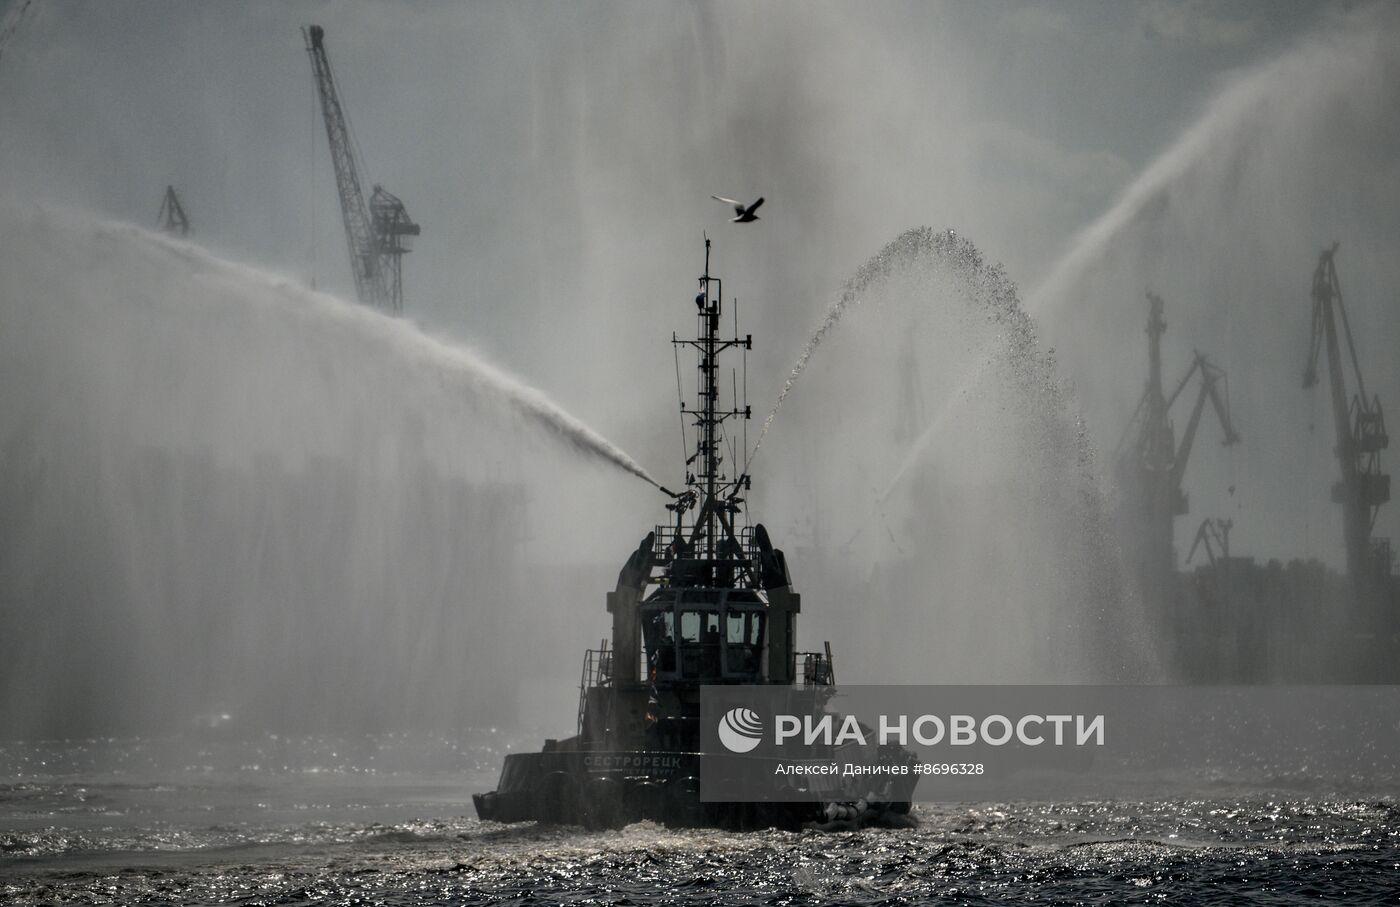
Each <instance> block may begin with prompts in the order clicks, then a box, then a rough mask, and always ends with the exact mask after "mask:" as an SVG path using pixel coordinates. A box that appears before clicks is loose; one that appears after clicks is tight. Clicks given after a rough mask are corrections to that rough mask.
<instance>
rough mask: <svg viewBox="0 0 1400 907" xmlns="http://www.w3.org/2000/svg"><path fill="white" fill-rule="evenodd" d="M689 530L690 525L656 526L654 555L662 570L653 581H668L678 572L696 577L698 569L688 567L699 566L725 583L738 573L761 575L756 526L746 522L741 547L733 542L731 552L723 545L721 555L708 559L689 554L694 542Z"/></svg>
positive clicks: (710, 577) (678, 573)
mask: <svg viewBox="0 0 1400 907" xmlns="http://www.w3.org/2000/svg"><path fill="white" fill-rule="evenodd" d="M687 533H688V529H687V528H686V527H680V528H678V527H676V526H674V525H657V526H656V536H655V541H654V542H653V544H652V558H653V563H654V564H655V565H656V566H659V567H661V572H660V573H659V574H658V575H656V576H655V577H653V581H655V582H658V583H660V584H662V585H667V584H669V583H670V582H671V581H672V580H673V579H675V578H676V577H677V576H678V575H685V576H690V577H691V579H692V580H693V579H694V578H695V577H694V573H693V572H688V571H695V570H699V571H701V572H702V573H703V575H704V576H705V577H706V578H708V579H709V580H711V581H715V582H721V583H722V584H724V585H727V584H728V582H727V580H732V579H733V578H734V577H740V576H743V575H747V576H749V577H754V576H757V575H758V545H757V544H756V543H755V542H754V535H753V528H752V527H750V526H745V527H743V528H742V529H740V530H739V534H738V537H737V539H736V541H737V542H738V545H737V547H735V546H734V545H730V546H729V548H730V550H729V551H727V552H723V548H721V550H722V555H721V556H720V557H716V558H714V559H712V560H705V561H701V560H697V559H695V558H692V557H688V556H687V554H688V548H689V545H690V541H689V539H688V538H687ZM722 577H723V579H722Z"/></svg>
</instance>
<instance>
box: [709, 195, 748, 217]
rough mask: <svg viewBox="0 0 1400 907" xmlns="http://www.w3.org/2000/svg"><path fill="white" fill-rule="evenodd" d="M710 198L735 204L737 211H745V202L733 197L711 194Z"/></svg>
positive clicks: (741, 212) (739, 212)
mask: <svg viewBox="0 0 1400 907" xmlns="http://www.w3.org/2000/svg"><path fill="white" fill-rule="evenodd" d="M710 198H712V199H714V200H715V201H717V202H724V203H725V204H726V205H733V206H734V211H735V213H737V214H743V213H744V203H743V202H740V201H735V200H734V199H732V198H724V197H723V196H719V195H712V196H710Z"/></svg>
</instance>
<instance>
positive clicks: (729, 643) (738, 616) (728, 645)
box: [724, 609, 765, 674]
mask: <svg viewBox="0 0 1400 907" xmlns="http://www.w3.org/2000/svg"><path fill="white" fill-rule="evenodd" d="M764 616H765V615H764V613H763V612H762V611H756V610H755V611H739V610H733V609H731V610H730V611H729V612H728V613H727V614H726V615H725V620H724V623H725V633H724V642H725V647H724V648H725V652H726V653H727V654H726V663H725V671H726V672H727V673H730V674H757V673H758V672H759V669H760V667H761V665H762V659H763V620H764Z"/></svg>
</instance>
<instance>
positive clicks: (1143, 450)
mask: <svg viewBox="0 0 1400 907" xmlns="http://www.w3.org/2000/svg"><path fill="white" fill-rule="evenodd" d="M1147 301H1148V306H1149V310H1148V317H1147V337H1148V357H1149V367H1148V377H1147V389H1146V391H1144V393H1143V395H1142V398H1141V399H1140V400H1139V401H1138V406H1137V410H1136V411H1135V412H1134V413H1133V418H1132V421H1131V422H1130V424H1129V426H1128V431H1127V432H1126V433H1125V434H1124V436H1123V441H1122V442H1120V443H1119V451H1120V454H1119V472H1120V478H1121V480H1122V482H1123V484H1124V487H1125V492H1126V493H1127V496H1128V498H1129V500H1130V502H1131V504H1132V508H1133V511H1134V518H1135V520H1137V521H1139V525H1140V526H1141V527H1142V529H1143V530H1144V532H1145V535H1144V537H1143V539H1142V542H1143V544H1144V546H1145V550H1144V554H1145V557H1146V566H1147V568H1148V572H1149V574H1151V576H1152V578H1153V581H1154V582H1160V581H1163V580H1164V579H1165V577H1166V576H1168V575H1169V574H1170V572H1171V571H1173V570H1175V569H1176V553H1175V547H1174V528H1173V526H1174V520H1175V519H1176V517H1178V516H1182V515H1183V514H1185V513H1186V512H1187V511H1188V510H1189V506H1188V499H1187V495H1186V492H1184V491H1183V490H1182V488H1181V483H1182V479H1183V478H1184V477H1185V475H1186V464H1187V462H1188V461H1189V460H1190V457H1191V448H1192V446H1193V445H1194V444H1195V441H1196V434H1197V430H1198V429H1199V428H1200V424H1201V415H1202V414H1203V413H1204V411H1205V405H1206V401H1207V400H1209V401H1210V403H1211V406H1212V407H1213V409H1214V410H1215V415H1216V417H1217V418H1218V419H1219V421H1220V427H1221V428H1222V429H1223V431H1224V433H1225V438H1224V441H1223V443H1224V444H1225V445H1227V446H1229V445H1233V444H1238V443H1239V440H1240V436H1239V433H1238V432H1236V431H1235V425H1234V422H1233V421H1232V420H1231V419H1230V407H1229V386H1228V382H1227V380H1226V377H1225V372H1224V371H1223V370H1222V369H1220V368H1219V367H1218V366H1216V365H1214V364H1212V363H1211V362H1210V360H1209V359H1207V358H1206V357H1205V356H1204V355H1203V354H1201V353H1200V352H1196V353H1195V354H1194V359H1193V360H1192V362H1191V367H1190V368H1189V369H1187V371H1186V374H1185V376H1183V377H1182V379H1181V380H1180V381H1179V382H1178V383H1177V385H1176V389H1175V390H1173V391H1172V393H1171V394H1170V395H1167V394H1165V393H1164V392H1163V386H1162V335H1163V334H1164V333H1166V330H1167V323H1166V321H1164V320H1163V319H1162V309H1163V303H1162V298H1161V297H1160V296H1158V295H1156V294H1155V293H1148V294H1147ZM1198 374H1199V375H1200V377H1201V387H1200V392H1199V393H1198V394H1197V396H1196V403H1195V406H1194V407H1193V408H1192V410H1191V416H1190V418H1189V420H1188V421H1187V423H1186V430H1185V432H1183V433H1182V436H1181V443H1180V444H1178V443H1177V441H1176V430H1175V427H1174V426H1173V425H1172V421H1171V417H1170V412H1171V407H1172V404H1174V403H1175V402H1176V401H1177V398H1179V397H1180V396H1181V394H1182V392H1183V391H1184V390H1186V387H1187V385H1188V384H1189V383H1190V382H1191V379H1192V378H1194V377H1195V376H1196V375H1198ZM1222 385H1224V386H1225V387H1224V391H1223V392H1222V389H1221V386H1222ZM1129 437H1133V438H1134V439H1135V440H1134V443H1133V444H1132V446H1131V447H1130V448H1128V449H1127V450H1126V451H1125V450H1124V446H1125V443H1126V441H1127V439H1128V438H1129Z"/></svg>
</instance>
